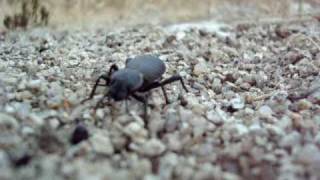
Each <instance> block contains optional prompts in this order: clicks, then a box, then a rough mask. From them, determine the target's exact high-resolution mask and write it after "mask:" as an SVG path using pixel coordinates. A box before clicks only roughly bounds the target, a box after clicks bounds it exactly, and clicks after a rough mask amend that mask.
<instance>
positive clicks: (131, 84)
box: [82, 55, 188, 120]
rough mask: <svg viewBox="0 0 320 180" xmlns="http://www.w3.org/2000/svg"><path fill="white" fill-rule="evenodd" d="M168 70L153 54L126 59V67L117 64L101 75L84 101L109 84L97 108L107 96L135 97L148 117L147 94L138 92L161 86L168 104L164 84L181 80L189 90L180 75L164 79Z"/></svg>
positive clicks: (115, 98) (115, 97)
mask: <svg viewBox="0 0 320 180" xmlns="http://www.w3.org/2000/svg"><path fill="white" fill-rule="evenodd" d="M165 71H166V66H165V64H164V62H163V61H161V60H160V59H159V58H157V57H155V56H152V55H141V56H136V57H135V58H129V59H127V60H126V67H125V68H123V69H119V68H118V66H117V65H116V64H113V65H112V66H111V67H110V70H109V73H108V74H104V75H101V76H100V77H99V78H98V79H97V80H96V83H95V85H94V86H93V89H92V91H91V94H90V96H89V98H87V99H85V100H83V101H82V102H84V101H86V100H89V99H92V98H93V96H94V93H95V91H96V88H97V86H109V87H110V88H109V91H108V92H107V93H106V94H105V95H104V97H103V98H102V99H101V100H100V101H99V102H98V103H97V106H96V108H97V107H98V105H99V104H100V103H102V101H103V100H104V98H105V97H108V98H112V99H113V100H115V101H121V100H127V99H129V97H130V96H131V97H133V98H135V99H136V100H138V101H140V102H142V103H144V119H145V120H146V118H147V96H139V95H137V94H136V93H137V92H147V91H149V90H151V89H154V88H158V87H161V89H162V92H163V94H164V97H165V101H166V104H168V103H169V100H168V96H167V93H166V91H165V89H164V85H166V84H169V83H172V82H174V81H180V82H181V84H182V87H183V88H184V89H185V91H186V92H188V90H187V88H186V86H185V84H184V82H183V79H182V77H181V76H180V75H174V76H172V77H170V78H168V79H165V80H162V81H161V79H162V75H163V74H164V72H165ZM101 79H103V80H105V81H106V84H99V83H100V80H101Z"/></svg>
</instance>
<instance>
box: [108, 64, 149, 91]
mask: <svg viewBox="0 0 320 180" xmlns="http://www.w3.org/2000/svg"><path fill="white" fill-rule="evenodd" d="M111 81H116V82H118V83H121V84H125V85H126V88H129V89H130V90H135V89H138V88H139V87H140V86H141V85H142V83H143V79H142V74H141V73H140V72H139V71H136V70H134V69H120V70H119V71H116V72H114V73H113V74H112V76H111Z"/></svg>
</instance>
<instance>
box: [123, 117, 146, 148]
mask: <svg viewBox="0 0 320 180" xmlns="http://www.w3.org/2000/svg"><path fill="white" fill-rule="evenodd" d="M124 133H125V134H126V135H128V136H129V137H131V138H132V140H133V141H134V142H140V143H143V142H144V141H145V139H146V137H147V135H148V132H147V130H145V129H144V128H143V126H142V125H141V124H139V123H137V122H131V123H130V124H128V125H127V126H126V127H125V128H124Z"/></svg>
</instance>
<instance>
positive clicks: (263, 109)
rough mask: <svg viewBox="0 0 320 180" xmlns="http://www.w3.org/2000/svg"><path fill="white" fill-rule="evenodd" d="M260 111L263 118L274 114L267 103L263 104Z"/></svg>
mask: <svg viewBox="0 0 320 180" xmlns="http://www.w3.org/2000/svg"><path fill="white" fill-rule="evenodd" d="M258 113H259V115H260V116H261V117H262V118H270V117H271V116H272V115H273V111H272V109H271V108H270V107H269V106H267V105H263V106H261V107H260V108H259V110H258Z"/></svg>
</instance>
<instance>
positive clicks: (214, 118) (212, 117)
mask: <svg viewBox="0 0 320 180" xmlns="http://www.w3.org/2000/svg"><path fill="white" fill-rule="evenodd" d="M207 118H208V120H209V121H211V122H213V123H214V124H216V125H221V124H222V123H223V119H222V118H221V116H220V115H219V114H218V113H217V112H216V111H215V110H211V111H208V112H207Z"/></svg>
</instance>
